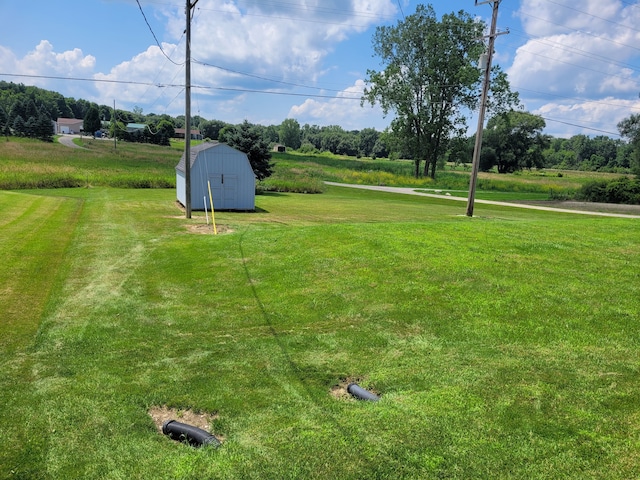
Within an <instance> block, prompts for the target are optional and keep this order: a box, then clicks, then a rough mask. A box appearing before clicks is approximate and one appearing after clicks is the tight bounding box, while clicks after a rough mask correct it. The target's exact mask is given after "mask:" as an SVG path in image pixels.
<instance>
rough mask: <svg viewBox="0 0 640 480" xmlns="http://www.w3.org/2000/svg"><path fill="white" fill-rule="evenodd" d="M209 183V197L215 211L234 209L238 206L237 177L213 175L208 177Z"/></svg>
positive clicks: (224, 174)
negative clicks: (211, 198)
mask: <svg viewBox="0 0 640 480" xmlns="http://www.w3.org/2000/svg"><path fill="white" fill-rule="evenodd" d="M209 182H211V196H212V197H213V208H214V209H215V210H229V209H235V208H237V206H238V175H233V174H226V173H222V174H213V175H209Z"/></svg>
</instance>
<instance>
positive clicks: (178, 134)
mask: <svg viewBox="0 0 640 480" xmlns="http://www.w3.org/2000/svg"><path fill="white" fill-rule="evenodd" d="M186 131H187V129H186V128H176V129H175V130H174V134H173V137H174V138H187V137H186V136H185V132H186ZM191 140H202V134H201V133H200V130H195V129H193V128H192V129H191Z"/></svg>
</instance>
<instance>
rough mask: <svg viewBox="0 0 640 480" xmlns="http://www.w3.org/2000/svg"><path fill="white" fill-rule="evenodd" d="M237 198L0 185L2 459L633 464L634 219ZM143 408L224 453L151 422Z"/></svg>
mask: <svg viewBox="0 0 640 480" xmlns="http://www.w3.org/2000/svg"><path fill="white" fill-rule="evenodd" d="M85 153H86V152H85ZM178 153H179V152H178ZM74 155H77V154H75V153H74ZM1 158H2V157H1V156H0V160H1ZM61 161H62V160H61ZM65 161H68V160H65ZM146 161H147V160H142V161H141V162H135V161H132V162H131V163H132V164H131V165H127V166H126V168H125V167H122V166H121V167H119V168H121V169H123V170H128V169H134V170H135V168H140V169H143V167H142V166H141V165H142V164H144V162H146ZM96 162H99V159H96ZM16 163H18V164H20V162H19V161H18V160H16ZM167 163H170V162H169V161H167ZM0 164H1V162H0ZM72 166H73V165H72ZM103 167H104V169H106V170H109V169H111V168H115V167H113V165H112V164H111V163H110V162H106V164H105V165H103ZM74 168H75V167H74ZM300 168H304V166H302V167H300ZM5 175H7V173H5ZM105 175H107V174H105ZM140 175H141V176H144V175H146V173H145V174H142V173H141V174H140ZM107 176H108V175H107ZM256 205H257V207H258V208H257V211H256V212H255V213H230V212H222V213H217V214H216V221H217V224H218V226H219V228H220V231H221V232H223V233H221V234H219V235H217V236H216V235H213V234H212V233H211V229H210V228H209V229H208V228H207V227H206V226H205V223H206V222H205V218H204V214H202V213H201V212H195V213H194V217H193V218H192V219H189V220H187V219H185V218H184V215H183V213H182V212H181V211H180V210H179V209H178V208H177V207H176V205H175V191H174V190H173V189H158V188H156V189H119V188H113V187H107V186H91V188H73V189H43V190H21V191H2V192H0V212H2V215H1V216H0V250H1V251H2V253H3V260H4V261H3V262H2V263H1V264H0V292H2V294H1V296H0V312H2V323H1V324H0V339H1V340H0V348H1V349H2V354H3V355H2V357H1V360H0V374H1V376H0V387H1V388H0V405H2V407H3V408H2V409H0V412H1V413H0V421H1V422H2V425H3V427H4V429H3V430H4V431H3V435H2V436H0V478H9V479H12V478H24V479H38V478H43V479H59V478H61V479H68V478H82V479H120V478H127V479H129V478H138V479H150V478H153V479H177V478H180V479H183V478H184V479H189V478H193V479H196V478H207V479H236V478H237V479H244V478H256V479H257V478H260V479H265V478H301V479H303V478H304V479H308V478H319V479H324V478H331V479H333V478H354V479H355V478H381V479H382V478H389V479H392V478H393V479H395V478H411V479H414V478H415V479H418V478H419V479H422V478H461V479H468V478H491V479H493V478H527V479H530V478H540V479H542V478H544V479H547V478H576V479H583V478H601V479H629V478H637V477H638V476H639V475H640V397H639V396H638V390H639V388H640V360H639V356H638V348H639V347H640V333H639V332H640V329H639V325H638V324H639V315H638V312H639V311H640V241H639V240H638V239H639V234H640V223H638V222H639V220H637V219H622V218H604V217H587V216H583V215H573V214H563V213H553V212H542V211H532V210H520V209H515V208H507V207H500V206H493V205H482V204H476V207H475V215H476V216H474V217H473V218H468V217H466V216H465V215H464V210H465V208H464V207H465V205H464V203H462V202H452V201H448V200H440V199H432V198H426V197H413V196H409V195H395V194H389V193H379V192H373V191H364V190H352V189H349V188H343V187H328V188H327V189H326V191H325V192H324V193H323V194H322V195H303V194H296V193H266V194H264V195H259V196H257V197H256ZM353 380H354V381H358V382H359V384H360V385H362V386H363V387H365V388H368V389H371V390H372V391H375V392H376V393H378V394H379V395H380V397H381V399H380V401H379V402H376V403H372V402H361V401H356V400H354V399H351V398H349V397H348V396H345V395H341V394H337V393H336V387H337V386H344V385H345V384H346V382H347V381H353ZM163 406H166V407H171V408H175V409H177V411H178V415H180V412H183V411H186V410H192V411H196V412H200V413H207V414H212V415H213V414H215V415H216V416H215V418H214V419H213V420H212V421H211V423H210V425H209V428H210V430H211V431H212V432H213V433H215V434H216V435H217V436H218V437H219V438H220V439H221V441H222V445H221V447H220V448H217V449H215V448H201V449H195V448H192V447H189V446H187V445H184V444H180V443H176V442H174V441H171V440H169V439H168V438H166V437H165V436H163V435H161V434H160V433H159V432H158V430H157V427H156V425H155V424H154V421H153V419H152V418H151V416H150V414H149V411H150V410H152V409H153V408H155V407H163ZM178 419H180V417H178Z"/></svg>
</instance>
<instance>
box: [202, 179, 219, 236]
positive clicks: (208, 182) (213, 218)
mask: <svg viewBox="0 0 640 480" xmlns="http://www.w3.org/2000/svg"><path fill="white" fill-rule="evenodd" d="M207 186H208V187H209V202H211V222H212V223H213V234H214V235H217V234H218V229H217V228H216V217H215V215H214V214H213V196H212V195H211V182H210V181H208V180H207ZM205 208H206V207H205Z"/></svg>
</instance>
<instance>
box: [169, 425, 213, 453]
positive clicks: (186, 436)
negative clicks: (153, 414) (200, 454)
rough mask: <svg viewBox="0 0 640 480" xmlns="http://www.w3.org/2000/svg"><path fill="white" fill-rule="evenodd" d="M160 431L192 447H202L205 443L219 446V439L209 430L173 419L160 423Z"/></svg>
mask: <svg viewBox="0 0 640 480" xmlns="http://www.w3.org/2000/svg"><path fill="white" fill-rule="evenodd" d="M162 433H164V434H165V435H167V436H168V437H169V438H171V439H172V440H177V441H179V442H185V443H188V444H189V445H191V446H192V447H203V446H207V445H210V446H213V447H219V446H220V440H218V439H217V438H216V437H215V436H213V435H211V434H210V433H209V432H207V431H205V430H202V429H201V428H198V427H194V426H193V425H188V424H186V423H180V422H177V421H175V420H167V421H166V422H164V423H163V424H162Z"/></svg>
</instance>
